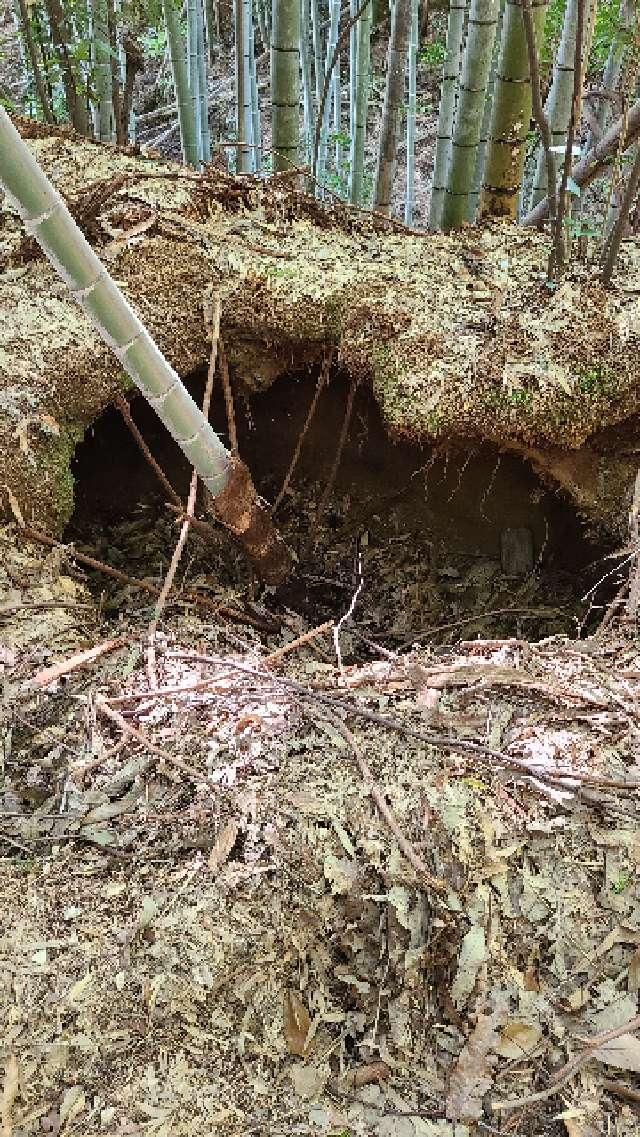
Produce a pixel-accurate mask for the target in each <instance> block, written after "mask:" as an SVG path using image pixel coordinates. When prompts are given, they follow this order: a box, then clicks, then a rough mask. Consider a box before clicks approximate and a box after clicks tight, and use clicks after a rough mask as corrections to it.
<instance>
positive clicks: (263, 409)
mask: <svg viewBox="0 0 640 1137" xmlns="http://www.w3.org/2000/svg"><path fill="white" fill-rule="evenodd" d="M202 382H203V380H199V379H197V378H195V379H193V380H192V382H191V384H190V388H191V390H192V392H193V394H194V397H196V398H199V397H200V396H201V391H202ZM316 382H317V374H311V375H309V374H307V375H304V376H300V375H296V376H292V377H289V378H283V379H280V380H278V381H277V382H276V384H275V385H274V386H273V387H272V388H271V389H270V390H269V391H268V392H266V393H265V394H262V395H254V396H252V397H250V396H246V395H245V397H244V398H242V397H240V398H238V399H237V425H238V437H239V445H240V453H241V455H247V456H250V462H251V468H252V473H253V476H254V479H255V483H256V486H257V488H258V490H259V492H260V493H261V494H262V495H263V496H264V497H265V498H266V500H268V501H271V502H272V501H274V500H275V498H276V496H277V494H278V491H279V489H280V486H281V485H282V481H283V478H284V476H285V474H286V472H287V469H288V467H289V463H290V460H291V456H292V454H293V452H294V449H295V447H296V443H297V441H298V438H299V435H300V432H301V430H302V427H303V424H304V421H305V418H306V414H307V409H308V406H309V404H310V402H311V399H312V398H313V394H314V391H315V387H316ZM348 389H349V382H348V380H347V379H345V377H343V376H340V375H339V374H338V375H334V377H333V379H332V381H331V383H330V385H329V386H328V387H326V388H325V390H324V391H323V394H322V395H321V397H320V400H319V403H318V407H317V410H316V413H315V415H314V418H313V419H312V422H311V426H310V429H309V431H308V434H307V437H306V440H305V444H304V446H303V449H302V452H301V456H300V460H299V462H298V464H297V467H296V470H295V475H294V477H293V479H292V482H291V486H290V489H289V491H288V493H287V495H286V497H285V499H284V501H283V503H282V505H281V506H280V508H279V511H278V526H279V528H280V531H281V533H282V535H283V537H284V539H285V540H286V541H287V543H288V544H290V545H291V546H292V547H293V548H294V549H295V550H296V553H297V556H298V558H299V560H298V567H297V569H296V572H295V574H294V580H293V581H292V582H291V583H290V584H288V585H287V586H285V587H284V588H283V589H281V590H280V591H279V593H278V597H277V604H276V607H277V606H278V605H281V604H282V603H283V602H286V604H287V605H288V606H289V607H290V608H292V609H294V610H296V611H297V612H298V614H300V615H302V616H304V617H305V618H307V619H308V620H310V622H311V623H312V624H314V623H315V624H319V623H321V622H322V621H323V620H326V619H333V618H337V616H339V615H340V613H341V611H342V610H346V608H347V607H348V605H349V602H350V599H351V596H352V594H353V592H354V591H355V589H356V587H357V581H358V572H357V568H356V566H357V562H358V558H360V559H361V562H362V574H363V579H364V586H363V590H362V593H361V596H360V599H359V604H358V623H359V627H360V630H361V632H363V633H365V634H366V635H367V636H369V637H373V638H374V639H376V640H379V641H380V642H382V643H385V644H387V646H388V647H396V646H397V645H398V643H401V642H404V641H407V642H410V641H411V638H412V636H416V635H417V636H419V635H420V634H422V633H424V632H425V630H426V629H428V628H431V627H433V626H437V625H440V624H444V625H445V629H444V630H443V633H442V635H441V636H436V637H435V638H436V639H443V640H444V641H445V642H449V641H451V640H452V639H455V638H456V637H457V634H458V631H459V625H458V624H457V622H456V621H457V620H462V621H464V622H465V624H466V621H470V620H473V617H474V616H475V617H476V620H475V621H474V622H473V624H470V625H469V626H470V627H472V630H473V632H474V634H483V635H496V634H511V633H512V634H516V635H519V634H521V632H522V631H523V629H524V630H526V633H527V634H528V636H530V637H531V638H540V636H543V635H550V634H553V633H556V632H563V633H566V634H572V633H575V632H576V630H577V629H578V628H582V630H583V633H584V632H585V630H586V629H588V628H589V627H590V626H591V625H592V622H593V620H594V619H596V618H597V616H598V614H599V613H600V612H601V610H602V605H603V604H605V603H606V602H607V600H608V598H609V597H610V595H611V590H612V587H613V586H614V582H615V580H616V574H614V576H613V578H612V577H611V576H610V572H611V568H612V563H611V562H606V563H605V561H604V559H603V558H604V556H605V554H606V553H607V552H608V551H609V550H608V549H603V548H602V547H600V546H598V545H597V544H593V543H592V542H590V541H589V540H588V538H587V535H586V533H585V531H584V527H583V526H582V525H581V524H580V522H579V520H578V518H577V517H576V515H575V512H574V511H573V510H572V508H571V506H570V505H565V504H563V503H562V501H561V500H560V499H559V498H558V496H557V495H555V494H553V493H551V492H550V491H548V490H547V489H545V487H544V486H542V485H541V484H540V482H539V480H538V479H537V478H536V476H535V474H534V473H533V471H532V470H531V468H530V466H529V465H528V464H526V463H524V462H523V461H522V460H521V459H518V458H516V457H514V456H511V455H505V454H500V453H499V452H498V451H497V450H495V449H494V448H492V447H491V446H489V445H484V446H483V445H480V446H479V447H478V448H477V449H470V448H466V449H463V448H462V447H460V448H458V449H456V448H455V447H448V448H444V447H436V446H433V445H423V446H420V445H418V444H411V443H408V442H403V441H400V440H398V441H396V442H393V441H392V440H391V439H390V438H389V435H388V433H387V431H386V430H385V427H384V424H383V422H382V419H381V416H380V411H379V408H378V407H377V405H376V403H375V401H374V400H373V398H372V396H371V393H370V392H369V391H367V390H366V389H364V388H363V389H360V391H359V392H358V395H357V397H356V401H355V405H354V411H353V416H352V420H351V427H350V430H349V434H348V437H347V443H346V446H345V448H344V451H343V453H342V458H341V461H340V465H339V467H338V472H337V477H336V480H335V487H334V490H333V493H332V495H331V498H330V501H329V503H328V506H327V509H326V512H325V513H324V515H323V516H322V517H321V518H320V519H319V522H318V524H317V531H316V532H315V535H314V537H313V541H312V544H311V547H309V538H310V533H312V532H313V531H314V529H316V515H317V511H318V507H319V502H320V500H321V498H322V493H323V489H324V486H325V485H326V483H327V479H328V478H329V476H330V472H331V468H332V466H333V464H334V461H335V457H336V447H337V440H338V438H339V436H340V433H341V429H342V423H343V418H344V409H345V403H346V400H347V397H348ZM133 411H134V416H135V419H136V422H137V424H138V426H139V428H140V429H141V430H142V432H143V435H144V437H145V440H146V441H147V444H148V445H149V446H150V448H151V451H152V453H153V454H154V456H155V457H156V459H157V460H158V461H159V462H160V465H161V466H162V468H163V470H164V471H165V473H166V474H167V476H168V477H169V480H170V481H171V483H172V484H173V485H174V487H175V488H176V489H177V490H178V493H179V494H180V495H181V496H182V497H183V499H184V498H186V494H187V489H188V482H189V478H190V471H189V469H188V466H187V464H186V462H185V461H184V459H183V457H182V455H181V452H180V451H179V449H178V447H177V446H176V445H175V444H173V443H172V442H171V440H170V439H168V438H167V435H166V432H164V431H163V429H162V427H161V426H160V425H159V424H158V423H157V420H156V419H155V416H154V415H153V413H152V412H151V411H150V410H149V409H148V407H147V406H146V404H145V403H144V400H142V399H140V398H136V399H135V400H134V403H133ZM212 422H213V424H214V427H215V428H216V430H217V431H219V432H220V434H221V435H222V436H223V437H224V435H225V432H226V417H225V410H224V406H223V403H222V399H221V397H220V398H218V400H217V401H216V402H215V403H214V407H213V411H212ZM114 456H115V458H116V460H115V461H114ZM72 469H73V474H74V479H75V484H76V491H75V492H76V509H75V512H74V515H73V517H72V519H71V522H70V524H69V526H68V529H67V532H66V536H67V539H70V540H73V541H74V542H75V543H76V546H77V547H78V549H80V550H82V551H84V552H87V553H88V554H89V555H92V556H96V557H98V558H99V559H103V560H105V561H107V562H108V563H111V564H113V565H114V567H116V568H120V569H124V570H125V571H128V572H130V573H131V574H132V575H134V576H137V577H149V576H155V575H157V573H158V572H160V570H161V566H162V565H166V564H167V563H168V560H169V558H170V555H171V552H172V549H173V544H174V542H175V532H176V525H175V520H174V517H173V516H172V514H171V513H170V512H168V511H167V509H166V507H165V499H166V496H167V495H166V492H165V491H164V490H163V488H162V487H161V486H160V484H159V482H158V479H157V477H156V475H155V473H154V471H153V470H152V469H151V467H150V466H149V465H148V464H147V463H146V462H145V460H144V458H143V456H142V454H141V452H140V450H139V449H138V447H137V445H136V443H135V442H134V440H133V439H132V437H131V435H130V433H129V431H128V429H127V427H126V425H125V423H124V420H123V419H122V417H121V416H120V414H119V412H117V411H115V410H112V411H109V412H107V413H106V414H105V415H104V416H103V418H102V419H100V420H98V422H97V423H96V424H95V426H94V427H92V428H91V429H90V430H89V432H88V433H87V436H86V440H85V441H84V442H83V443H82V444H81V445H80V446H79V447H78V449H77V452H76V459H75V461H74V463H73V467H72ZM509 530H518V531H519V530H524V539H525V540H526V538H527V535H528V534H530V535H531V538H532V560H531V565H530V567H529V568H528V570H527V569H526V568H525V570H524V571H522V570H521V571H520V572H518V573H516V575H515V576H512V575H509V572H510V571H511V570H510V566H509V564H508V563H507V564H506V565H505V564H503V554H502V552H501V545H502V540H503V538H504V535H505V532H506V531H509ZM78 542H80V543H78ZM603 576H604V577H606V579H605V581H604V583H603V584H602V586H601V587H599V588H596V590H595V592H594V593H593V594H592V593H591V588H592V586H593V585H595V584H597V582H598V581H599V580H600V578H601V577H603ZM203 579H208V581H209V585H208V587H210V588H211V589H212V590H213V591H216V590H218V589H220V588H221V587H222V586H224V587H231V588H234V589H237V590H246V589H247V587H248V584H249V580H248V576H247V568H246V565H245V563H244V560H243V558H242V557H239V556H238V555H237V553H236V554H234V552H233V549H232V548H231V547H230V546H229V542H228V539H227V538H226V537H225V536H224V534H223V533H220V534H219V540H218V541H217V543H214V544H213V546H212V544H211V542H210V541H207V539H206V538H198V539H196V540H195V543H194V551H193V554H192V556H191V558H190V560H189V568H188V574H187V578H185V584H186V583H187V581H188V580H191V581H193V580H197V581H199V582H202V580H203ZM96 585H97V587H98V588H99V589H101V590H102V589H104V588H105V587H106V582H105V580H104V577H100V576H98V578H97V580H96ZM113 587H114V589H115V590H116V591H117V589H118V586H117V585H114V586H113ZM614 590H615V588H614ZM505 609H507V610H508V609H513V610H514V611H512V612H509V611H506V612H505V611H504V610H505ZM495 610H497V611H498V615H496V616H494V617H492V616H490V615H488V616H487V615H485V613H487V612H492V611H495ZM476 621H477V622H476ZM450 623H451V624H452V626H451V627H450V628H447V627H446V625H448V624H450ZM353 646H354V648H356V658H357V656H358V651H360V652H362V650H363V648H362V645H361V644H360V645H359V647H358V645H357V644H354V645H353ZM364 650H365V655H366V654H368V653H367V652H366V649H364Z"/></svg>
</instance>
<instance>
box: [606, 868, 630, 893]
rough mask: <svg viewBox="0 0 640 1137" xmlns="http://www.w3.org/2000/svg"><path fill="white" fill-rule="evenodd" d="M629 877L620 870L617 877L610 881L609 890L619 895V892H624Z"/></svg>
mask: <svg viewBox="0 0 640 1137" xmlns="http://www.w3.org/2000/svg"><path fill="white" fill-rule="evenodd" d="M630 879H631V878H630V877H629V876H628V874H627V873H624V872H621V873H620V876H619V877H618V879H617V880H614V881H612V882H611V891H612V892H615V894H616V896H619V895H620V893H621V892H624V890H625V888H628V886H629V883H630Z"/></svg>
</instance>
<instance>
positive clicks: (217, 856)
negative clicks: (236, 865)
mask: <svg viewBox="0 0 640 1137" xmlns="http://www.w3.org/2000/svg"><path fill="white" fill-rule="evenodd" d="M237 836H238V826H237V824H236V822H235V821H227V824H226V825H225V826H224V827H223V828H222V829H221V831H220V835H219V837H218V840H217V841H216V843H215V845H214V846H213V848H212V850H211V852H210V853H209V868H210V869H211V872H218V870H219V869H221V868H222V866H223V865H224V864H225V862H226V861H227V860H228V859H229V854H230V852H231V850H232V849H233V846H234V845H235V843H236V838H237Z"/></svg>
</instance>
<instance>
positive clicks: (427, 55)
mask: <svg viewBox="0 0 640 1137" xmlns="http://www.w3.org/2000/svg"><path fill="white" fill-rule="evenodd" d="M444 56H445V43H444V40H443V39H436V40H434V41H433V43H427V44H425V46H424V47H423V48H421V49H420V56H419V58H420V59H421V60H422V62H423V63H426V65H427V67H440V66H441V64H442V63H444Z"/></svg>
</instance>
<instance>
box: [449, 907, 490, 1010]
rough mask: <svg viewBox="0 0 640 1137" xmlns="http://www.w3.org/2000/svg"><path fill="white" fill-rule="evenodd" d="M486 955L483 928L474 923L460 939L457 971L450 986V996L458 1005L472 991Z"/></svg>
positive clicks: (463, 1001) (464, 1000)
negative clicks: (461, 939)
mask: <svg viewBox="0 0 640 1137" xmlns="http://www.w3.org/2000/svg"><path fill="white" fill-rule="evenodd" d="M486 955H487V942H486V937H485V932H484V928H481V927H480V925H479V924H474V925H473V927H471V928H470V929H469V931H468V932H467V934H466V936H465V937H464V939H463V941H462V947H461V948H460V956H459V958H458V971H457V974H456V977H455V979H454V981H453V984H452V986H451V997H452V999H453V1001H454V1003H455V1004H456V1006H458V1007H460V1006H461V1005H462V1004H463V1003H465V1002H466V1000H467V999H468V997H469V995H470V994H471V992H472V991H473V988H474V987H475V983H476V977H477V975H478V971H479V969H480V967H481V965H482V964H483V963H484V961H485V959H486Z"/></svg>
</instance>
